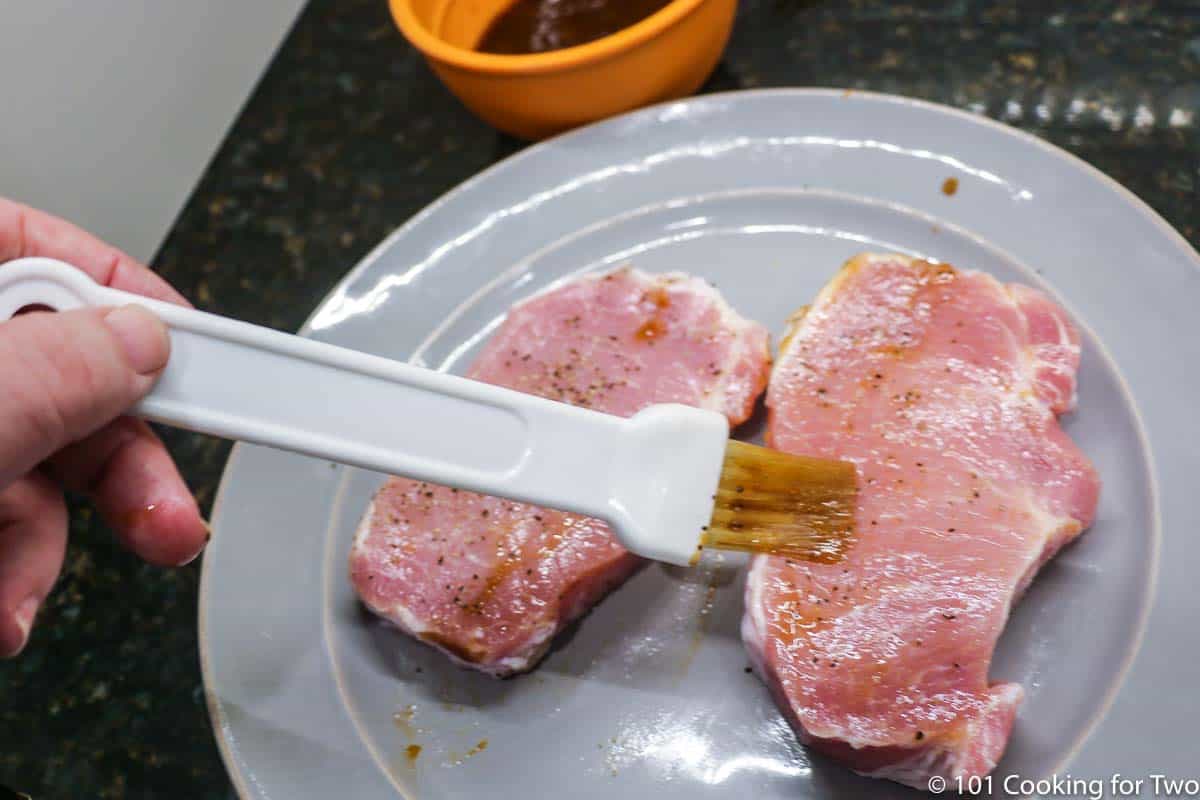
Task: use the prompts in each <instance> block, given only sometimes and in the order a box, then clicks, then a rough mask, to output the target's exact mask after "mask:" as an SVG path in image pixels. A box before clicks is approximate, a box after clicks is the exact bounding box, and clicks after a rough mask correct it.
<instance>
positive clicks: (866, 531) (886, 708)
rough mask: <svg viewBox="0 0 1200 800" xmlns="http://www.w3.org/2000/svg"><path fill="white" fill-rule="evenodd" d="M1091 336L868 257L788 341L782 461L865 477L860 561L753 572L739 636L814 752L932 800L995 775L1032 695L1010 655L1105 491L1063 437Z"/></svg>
mask: <svg viewBox="0 0 1200 800" xmlns="http://www.w3.org/2000/svg"><path fill="white" fill-rule="evenodd" d="M1078 363H1079V337H1078V333H1077V331H1076V329H1075V328H1074V326H1073V325H1072V324H1071V322H1070V320H1069V319H1068V318H1067V316H1066V314H1065V312H1064V311H1063V310H1062V309H1061V308H1059V307H1058V306H1057V305H1056V304H1055V303H1053V302H1052V301H1051V300H1049V299H1048V298H1047V297H1045V296H1044V295H1043V294H1041V293H1040V292H1037V291H1035V290H1033V289H1030V288H1027V287H1024V286H1019V285H1007V286H1006V285H1003V284H1001V283H999V282H997V281H996V280H995V279H993V278H992V277H990V276H988V275H986V274H982V273H977V272H959V271H956V270H954V269H953V268H951V267H949V266H946V265H939V264H932V263H929V262H925V261H917V260H913V259H909V258H905V257H902V256H894V255H864V256H859V257H857V258H855V259H853V260H851V261H850V262H849V263H848V264H847V265H846V266H844V267H843V269H842V270H841V272H840V273H839V274H838V275H837V276H836V277H835V278H834V280H833V281H832V282H831V283H830V284H829V285H828V286H827V287H826V288H825V289H824V290H823V291H822V292H821V294H820V295H819V297H818V298H817V300H816V301H815V303H814V304H813V305H812V307H811V308H810V309H808V310H807V312H802V313H801V314H798V315H797V316H796V317H795V318H794V319H793V320H792V323H791V329H790V331H789V333H788V336H787V337H786V338H785V340H784V342H783V343H782V345H781V352H780V355H779V358H778V362H777V365H776V366H775V369H774V371H773V372H772V375H771V380H770V385H769V387H768V390H767V405H768V409H769V413H770V417H769V431H768V443H769V444H770V445H772V446H774V447H777V448H780V449H782V450H785V451H791V452H796V453H805V454H809V455H817V456H836V457H839V458H846V459H849V460H851V461H853V462H855V463H856V465H857V466H858V470H859V484H860V485H859V488H860V497H859V504H858V508H857V515H856V526H857V529H858V539H857V541H856V543H855V544H854V546H853V547H852V548H851V550H850V554H849V557H848V559H847V560H846V561H845V562H844V563H841V564H836V565H819V564H803V563H800V562H789V561H786V560H784V559H782V558H777V557H765V556H760V557H756V558H755V559H754V561H753V565H752V568H751V572H750V576H749V579H748V585H747V590H746V613H745V616H744V618H743V622H742V636H743V639H744V641H745V643H746V645H747V649H748V651H749V653H750V656H751V660H752V662H753V663H754V664H755V667H756V670H757V672H758V673H759V674H760V676H761V677H762V678H763V680H764V681H765V682H766V683H767V684H768V686H769V687H770V688H771V691H772V694H773V695H774V697H775V699H776V701H777V703H778V704H779V705H780V707H781V708H782V709H783V710H784V713H785V714H786V716H787V717H788V719H789V721H790V722H791V724H792V727H793V728H794V729H795V730H796V731H797V733H798V735H799V737H800V738H801V740H802V741H804V742H805V743H807V744H808V745H810V746H812V747H814V748H815V749H817V750H819V751H822V752H824V753H826V754H828V755H830V756H832V757H833V758H835V759H837V760H839V761H841V762H842V763H844V764H846V765H848V766H850V767H851V768H853V769H855V770H856V771H858V772H861V773H864V774H867V775H873V776H876V777H884V778H890V779H892V780H895V781H899V782H900V783H904V784H908V785H910V786H915V787H919V788H925V787H926V785H927V783H928V779H929V778H930V777H932V776H934V775H940V776H942V777H944V778H946V779H948V780H953V779H954V778H955V777H958V776H963V777H967V776H973V775H983V774H986V773H987V772H989V771H990V770H992V769H993V767H994V766H995V764H996V762H997V760H998V759H999V758H1000V755H1001V753H1002V752H1003V751H1004V748H1005V745H1006V743H1007V740H1008V736H1009V732H1010V729H1011V727H1012V725H1013V721H1014V718H1015V716H1016V712H1017V707H1018V706H1019V704H1020V703H1021V700H1022V697H1023V691H1022V689H1021V687H1020V686H1019V685H1017V684H1013V683H1001V684H991V683H989V681H988V667H989V663H990V661H991V657H992V651H993V649H994V647H995V644H996V641H997V639H998V638H999V636H1000V633H1001V630H1002V629H1003V627H1004V624H1005V621H1006V619H1007V617H1008V614H1009V610H1010V608H1011V607H1012V605H1013V603H1014V602H1015V600H1016V599H1017V597H1018V596H1019V595H1020V594H1021V592H1022V591H1024V589H1025V588H1026V587H1027V586H1028V585H1029V582H1030V581H1031V580H1032V578H1033V576H1034V574H1035V573H1036V572H1037V570H1038V568H1039V567H1040V566H1041V565H1042V564H1044V563H1045V562H1046V561H1047V560H1048V559H1049V558H1050V557H1051V556H1053V555H1054V553H1055V552H1057V551H1058V550H1059V548H1061V547H1062V546H1063V545H1064V544H1066V543H1067V542H1069V541H1071V540H1072V539H1073V538H1074V537H1075V536H1077V535H1078V534H1079V533H1080V532H1081V531H1082V530H1083V529H1085V528H1086V527H1087V526H1088V525H1089V524H1090V523H1091V521H1092V517H1093V515H1094V512H1095V508H1096V503H1097V498H1098V493H1099V480H1098V478H1097V476H1096V474H1095V472H1094V470H1093V468H1092V466H1091V464H1090V463H1089V461H1088V460H1087V458H1086V457H1085V456H1084V455H1083V454H1082V453H1081V452H1080V451H1079V450H1078V449H1077V448H1076V447H1075V445H1074V444H1073V443H1072V442H1071V440H1070V439H1069V438H1068V437H1067V435H1066V434H1065V433H1064V432H1063V431H1062V429H1061V428H1060V427H1059V424H1058V421H1057V415H1058V414H1061V413H1063V412H1065V411H1068V410H1069V409H1070V408H1071V407H1072V406H1073V404H1074V397H1075V371H1076V368H1077V367H1078Z"/></svg>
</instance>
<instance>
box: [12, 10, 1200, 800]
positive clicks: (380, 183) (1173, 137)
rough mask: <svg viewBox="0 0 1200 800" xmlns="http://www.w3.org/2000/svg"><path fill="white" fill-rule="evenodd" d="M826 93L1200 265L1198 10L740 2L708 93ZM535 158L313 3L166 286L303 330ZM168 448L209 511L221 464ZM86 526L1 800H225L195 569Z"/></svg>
mask: <svg viewBox="0 0 1200 800" xmlns="http://www.w3.org/2000/svg"><path fill="white" fill-rule="evenodd" d="M1085 6H1086V8H1084V7H1085ZM230 22H231V24H234V23H235V21H234V20H231V21H230ZM812 85H821V86H836V87H855V88H863V89H874V90H877V91H884V92H896V93H900V94H906V95H911V96H915V97H921V98H925V99H928V100H934V101H938V102H942V103H948V104H950V105H954V106H958V107H960V108H966V109H970V110H972V111H975V112H978V113H981V114H986V115H988V116H991V117H994V118H996V119H999V120H1003V121H1005V122H1008V123H1010V124H1012V125H1015V126H1017V127H1020V128H1023V129H1025V130H1028V131H1032V132H1033V133H1036V134H1038V135H1039V136H1042V137H1044V138H1046V139H1048V140H1050V141H1051V142H1054V143H1055V144H1057V145H1059V146H1061V147H1064V148H1066V149H1067V150H1070V151H1071V152H1073V153H1075V154H1077V155H1079V156H1081V157H1083V158H1084V159H1087V160H1088V161H1090V162H1092V163H1093V164H1095V165H1096V166H1098V167H1099V168H1100V169H1102V170H1104V171H1105V172H1107V173H1108V174H1110V175H1112V176H1113V177H1114V178H1116V179H1117V180H1118V181H1120V182H1121V183H1123V184H1124V185H1125V186H1127V187H1129V188H1130V189H1132V190H1133V191H1134V192H1135V193H1137V194H1138V195H1139V196H1141V197H1142V198H1143V199H1144V200H1146V201H1147V202H1148V203H1149V204H1150V205H1151V206H1153V207H1154V208H1155V209H1157V210H1158V212H1159V213H1160V214H1162V215H1163V216H1164V217H1166V219H1167V220H1168V221H1169V222H1170V223H1171V224H1173V225H1175V226H1176V227H1177V228H1179V229H1180V230H1181V231H1182V232H1183V233H1184V235H1185V236H1187V237H1188V239H1189V240H1191V242H1192V243H1193V245H1200V228H1198V227H1197V226H1198V222H1200V217H1198V216H1197V213H1196V208H1197V203H1196V200H1197V187H1198V185H1200V133H1198V131H1200V119H1197V116H1198V115H1200V2H1194V1H1193V2H1184V1H1183V0H1177V2H1159V3H1153V2H1090V3H1086V4H1084V3H1077V2H1071V0H1057V1H1056V2H1037V3H1034V2H1008V3H986V2H976V1H975V0H956V1H954V2H923V3H900V2H878V1H870V2H868V1H860V2H849V1H848V0H842V1H841V2H814V1H812V0H742V3H741V9H740V12H739V18H738V23H737V27H736V29H735V31H734V35H733V40H732V42H731V43H730V46H729V50H728V52H727V54H726V57H725V59H724V61H723V62H722V64H721V65H720V67H719V68H718V70H717V72H716V74H715V75H714V76H713V78H712V79H711V80H710V81H709V83H708V85H707V86H706V87H705V90H706V91H720V90H728V89H737V88H749V87H758V86H812ZM521 146H522V145H521V143H519V142H517V141H514V140H512V139H509V138H507V137H504V136H501V135H499V134H497V133H495V132H494V131H492V130H490V129H489V128H487V127H486V126H484V125H483V124H482V123H480V122H479V121H477V120H476V119H474V118H473V117H472V116H470V114H468V113H467V112H466V111H465V110H463V108H462V107H461V106H459V105H458V103H457V101H455V100H454V98H453V97H451V96H450V95H449V94H448V93H447V92H446V91H445V90H444V89H443V88H442V86H441V85H440V84H439V83H438V82H437V80H436V79H435V78H434V77H433V76H432V74H431V73H430V72H429V70H428V69H427V68H426V67H425V65H424V63H423V62H422V60H421V59H420V58H419V57H418V56H417V55H416V54H415V53H414V52H413V51H412V50H411V49H410V48H409V47H408V46H407V44H406V43H405V42H404V41H403V39H401V37H400V36H399V34H398V33H397V32H396V30H395V29H394V28H393V26H392V24H391V22H390V19H389V17H388V15H387V10H386V3H385V2H384V0H313V2H312V3H310V5H309V7H308V9H307V10H306V11H305V13H304V14H303V15H302V16H301V18H300V19H299V21H298V22H297V24H296V26H295V29H294V30H293V31H292V32H291V34H290V35H289V36H288V38H287V40H286V42H285V44H284V45H283V47H282V49H281V50H280V51H279V53H278V54H277V56H276V58H275V60H274V62H273V64H272V66H271V67H270V70H269V71H268V72H267V73H266V75H265V76H264V77H263V79H262V81H261V83H260V84H259V86H258V87H257V89H256V90H255V92H254V94H253V96H252V97H251V99H250V101H249V102H248V104H247V105H246V107H245V109H244V110H243V112H242V114H241V116H240V118H239V119H238V121H237V122H236V123H235V125H234V127H233V129H232V130H231V131H230V133H229V136H228V138H227V139H226V140H225V143H224V145H223V146H222V147H221V149H220V151H219V152H218V154H217V155H216V157H215V158H214V160H213V162H212V164H211V165H210V167H209V169H208V171H207V172H206V173H205V175H204V177H203V179H202V180H201V182H200V185H199V187H198V188H197V189H196V191H195V194H194V195H193V196H192V198H191V201H190V202H189V203H188V205H187V207H186V208H185V210H184V211H183V213H182V215H181V216H180V218H179V220H178V221H177V223H176V225H175V227H174V230H173V231H172V233H171V235H170V237H169V239H168V240H167V242H166V244H165V245H164V247H163V249H162V251H161V252H160V253H159V255H158V257H157V258H156V259H155V262H154V266H155V267H156V268H157V269H158V270H160V271H161V272H162V273H163V274H164V275H165V276H166V277H167V278H168V279H170V280H171V281H172V282H173V283H174V284H175V285H176V286H178V287H179V288H180V289H181V290H182V291H183V292H184V294H186V295H187V296H188V297H190V298H191V299H192V300H193V301H195V302H196V304H197V305H199V306H200V307H201V308H205V309H209V310H213V311H216V312H219V313H221V314H226V315H229V316H233V317H239V318H242V319H246V320H250V321H252V322H257V323H262V324H266V325H270V326H272V327H276V328H280V329H283V330H294V329H296V328H298V327H299V325H300V324H301V322H302V321H303V320H304V318H305V317H306V316H307V315H308V313H309V312H310V311H311V309H312V308H313V307H314V306H315V305H316V303H317V302H318V301H319V300H320V298H321V297H322V296H323V295H324V294H325V293H326V292H327V291H328V290H329V288H330V287H331V286H332V285H333V283H334V282H335V281H336V280H337V279H338V278H339V277H340V276H341V275H342V274H343V273H344V272H345V271H346V270H348V269H349V268H350V267H351V266H353V265H354V264H355V262H356V261H358V259H359V258H360V257H362V256H363V255H364V253H366V251H367V250H368V249H369V248H370V247H372V246H373V245H374V244H375V243H376V242H378V241H379V240H380V239H381V238H382V237H383V236H385V235H386V234H387V233H388V232H389V231H391V230H392V229H393V228H395V227H396V226H398V225H399V224H401V223H403V222H404V221H405V220H406V219H407V218H408V217H410V216H411V215H412V214H413V213H415V212H416V211H418V210H419V209H420V208H421V207H423V206H424V205H426V204H427V203H429V202H430V201H431V200H433V199H434V198H436V197H437V196H438V195H440V194H442V193H443V192H445V191H446V190H447V189H449V188H451V187H452V186H454V185H455V184H457V183H459V182H460V181H462V180H463V179H465V178H467V177H469V176H470V175H472V174H474V173H476V172H478V171H479V170H481V169H483V168H484V167H486V166H488V165H489V164H491V163H493V162H494V161H496V160H497V159H500V158H503V157H505V156H507V155H509V154H511V153H513V152H515V151H516V150H518V149H520V147H521ZM1131 266H1132V267H1133V268H1136V265H1131ZM168 440H169V443H170V445H171V447H172V450H173V451H174V453H175V454H176V457H177V459H178V460H179V462H180V464H181V465H182V468H183V472H184V474H185V476H186V477H187V478H188V480H189V481H190V483H191V485H192V487H193V488H194V489H195V491H196V494H197V496H198V497H199V498H200V501H201V504H202V506H204V507H205V508H206V509H207V507H208V505H209V504H210V503H211V501H212V497H213V494H214V492H215V490H216V486H217V481H218V478H219V476H220V471H221V467H222V464H223V463H224V460H225V456H226V454H227V452H228V447H227V446H226V445H225V444H223V443H221V442H218V441H215V440H212V439H207V438H202V437H197V436H190V435H179V434H169V435H168ZM73 507H74V511H75V513H74V516H73V519H72V540H71V548H70V552H69V554H68V557H67V567H66V571H65V574H64V576H63V578H62V580H61V581H60V582H59V584H58V587H57V588H56V589H55V592H54V594H53V595H52V597H51V599H50V601H49V602H48V605H47V608H46V610H45V612H44V613H43V615H42V617H41V619H40V624H39V626H38V628H37V630H36V632H35V634H34V636H33V640H32V642H31V644H30V646H29V648H28V649H27V651H26V652H25V654H24V655H23V656H21V657H20V658H19V659H17V660H15V661H12V662H7V663H2V664H0V797H4V796H5V792H4V790H3V788H2V787H11V788H12V789H18V790H21V791H23V792H27V793H29V794H31V795H32V796H33V797H35V798H89V799H90V798H158V797H172V798H227V797H233V791H232V789H231V788H230V785H229V782H228V779H227V778H226V777H225V772H224V769H223V768H222V765H221V761H220V758H219V756H218V755H217V749H216V745H215V744H214V741H213V738H212V732H211V729H210V726H209V721H208V715H207V712H206V710H205V707H204V701H203V690H202V688H201V683H200V670H199V664H198V659H197V649H196V590H197V583H198V576H199V570H198V567H197V566H196V565H192V566H189V567H187V568H184V569H178V570H160V569H155V568H152V567H147V566H145V565H142V564H140V563H138V562H137V561H135V560H134V559H133V558H131V557H130V556H129V555H127V554H126V553H124V552H123V551H121V550H120V548H119V547H117V546H115V545H114V544H113V543H112V541H111V537H110V536H109V533H108V531H107V530H106V529H105V527H104V526H103V525H102V524H101V523H100V522H99V521H98V520H97V519H96V517H94V516H93V515H92V514H90V513H89V512H88V510H87V509H86V508H85V507H83V506H81V505H80V504H78V503H76V504H74V506H73Z"/></svg>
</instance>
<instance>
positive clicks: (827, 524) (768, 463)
mask: <svg viewBox="0 0 1200 800" xmlns="http://www.w3.org/2000/svg"><path fill="white" fill-rule="evenodd" d="M857 493H858V480H857V473H856V471H855V468H854V465H853V464H851V463H849V462H846V461H831V460H827V459H822V458H808V457H806V456H794V455H790V454H788V453H781V452H779V451H778V450H769V449H767V448H765V447H756V446H755V445H752V444H746V443H744V442H735V441H730V442H729V445H728V446H727V447H726V449H725V464H724V466H723V467H722V469H721V484H720V486H719V487H718V489H717V496H716V506H715V508H714V510H713V516H712V521H711V522H709V524H708V528H707V529H706V530H705V532H704V534H703V536H702V537H701V543H702V544H703V546H704V547H715V548H718V549H722V550H748V551H751V552H755V553H768V554H771V555H780V556H786V557H788V558H797V559H802V560H805V561H819V562H824V563H831V562H836V561H840V560H841V559H842V558H843V557H845V553H846V550H847V549H848V548H849V546H850V543H851V539H852V537H853V535H854V503H855V498H856V496H857Z"/></svg>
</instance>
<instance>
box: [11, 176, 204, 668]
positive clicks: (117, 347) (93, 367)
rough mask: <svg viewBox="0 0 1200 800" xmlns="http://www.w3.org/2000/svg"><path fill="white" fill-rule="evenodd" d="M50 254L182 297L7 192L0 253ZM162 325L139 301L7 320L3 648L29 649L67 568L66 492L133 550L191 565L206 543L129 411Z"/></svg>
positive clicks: (154, 373) (119, 283)
mask: <svg viewBox="0 0 1200 800" xmlns="http://www.w3.org/2000/svg"><path fill="white" fill-rule="evenodd" d="M25 256H47V257H50V258H58V259H61V260H63V261H66V262H67V263H70V264H74V265H75V266H76V267H78V268H79V269H81V270H83V271H84V272H86V273H88V274H89V275H90V276H91V277H92V278H93V279H94V280H96V281H97V282H99V283H102V284H104V285H106V286H112V287H114V288H117V289H123V290H125V291H127V292H135V293H137V294H141V295H145V296H147V297H153V298H156V299H158V300H164V301H167V302H171V303H178V304H180V305H187V301H185V300H184V299H183V297H181V296H180V295H179V294H178V293H177V292H176V291H175V290H174V289H172V288H171V287H170V286H169V285H168V284H167V283H166V282H165V281H163V280H162V279H161V278H159V277H158V276H157V275H155V274H154V273H153V272H151V271H150V270H149V269H147V268H146V267H144V266H142V265H140V264H138V263H136V262H135V261H134V260H133V259H131V258H130V257H129V256H127V255H125V254H124V253H121V252H120V251H118V250H116V249H115V248H113V247H111V246H109V245H106V244H104V243H103V242H101V241H99V240H98V239H95V238H94V237H92V236H90V235H88V234H87V233H84V232H83V231H81V230H80V229H78V228H76V227H75V226H73V225H70V224H69V223H67V222H64V221H63V220H60V219H57V218H56V217H52V216H50V215H48V214H44V213H42V212H39V211H35V210H33V209H31V208H28V207H26V206H22V205H19V204H17V203H14V202H12V201H9V200H6V199H4V198H2V197H0V270H2V269H4V266H3V265H4V262H6V261H11V260H12V259H15V258H21V257H25ZM169 352H170V341H169V339H168V337H167V329H166V327H165V326H164V325H163V323H162V322H161V321H159V320H158V319H157V318H156V317H155V316H154V315H153V314H151V313H150V312H148V311H146V310H144V309H141V308H138V307H136V306H124V307H120V308H115V309H113V308H106V309H96V308H93V309H79V310H74V311H66V312H63V313H59V314H54V313H39V312H34V313H29V314H22V315H20V316H18V317H15V318H13V319H11V320H9V321H7V322H3V323H0V657H10V656H13V655H16V654H17V653H19V652H20V651H21V649H22V648H23V647H24V646H25V642H26V640H27V639H28V638H29V630H30V628H31V627H32V625H33V618H34V615H35V614H36V613H37V610H38V608H39V607H40V606H41V604H42V602H43V601H44V600H45V599H46V595H47V594H49V592H50V589H51V587H52V586H53V585H54V581H55V579H56V578H57V577H58V573H59V570H60V569H61V568H62V562H63V556H64V554H65V552H66V541H67V510H66V505H65V504H64V502H63V495H62V491H63V489H64V488H66V489H70V490H73V491H79V492H83V493H85V494H87V495H88V496H89V497H90V498H91V500H92V502H93V504H94V505H95V506H96V509H97V510H98V511H99V512H100V514H101V515H102V516H103V517H104V519H105V521H106V522H107V523H108V525H109V526H110V527H111V528H113V530H115V531H116V533H117V535H118V536H119V537H120V539H121V541H122V542H123V543H124V544H125V546H126V547H128V548H129V549H131V550H132V551H133V552H135V553H137V554H138V555H139V556H141V557H142V558H144V559H145V560H146V561H149V562H151V563H153V564H161V565H175V564H184V563H187V562H188V561H190V560H192V559H193V558H195V557H196V556H197V555H199V553H200V551H201V550H202V549H203V547H204V543H205V541H206V539H207V528H206V526H205V524H204V521H203V520H202V519H201V518H200V512H199V510H198V508H197V507H196V501H195V500H194V499H193V497H192V495H191V492H189V491H188V488H187V486H186V485H185V484H184V482H183V479H182V478H181V477H180V475H179V471H178V470H177V469H176V468H175V464H174V463H173V462H172V461H171V457H170V455H168V454H167V451H166V448H164V447H163V444H162V442H161V441H159V439H158V437H157V436H156V435H155V434H154V432H153V431H152V430H151V429H150V427H149V426H148V425H146V423H145V422H142V421H141V420H137V419H133V418H132V417H126V416H122V414H123V413H124V412H125V411H126V410H128V409H129V408H130V407H131V406H132V405H134V404H135V403H136V402H137V401H138V400H140V399H141V398H142V397H143V396H144V395H145V394H146V393H147V392H148V391H149V390H150V388H151V386H153V384H154V381H155V379H156V378H157V377H158V374H159V373H160V372H161V371H162V369H163V367H164V366H166V363H167V357H168V354H169Z"/></svg>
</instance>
